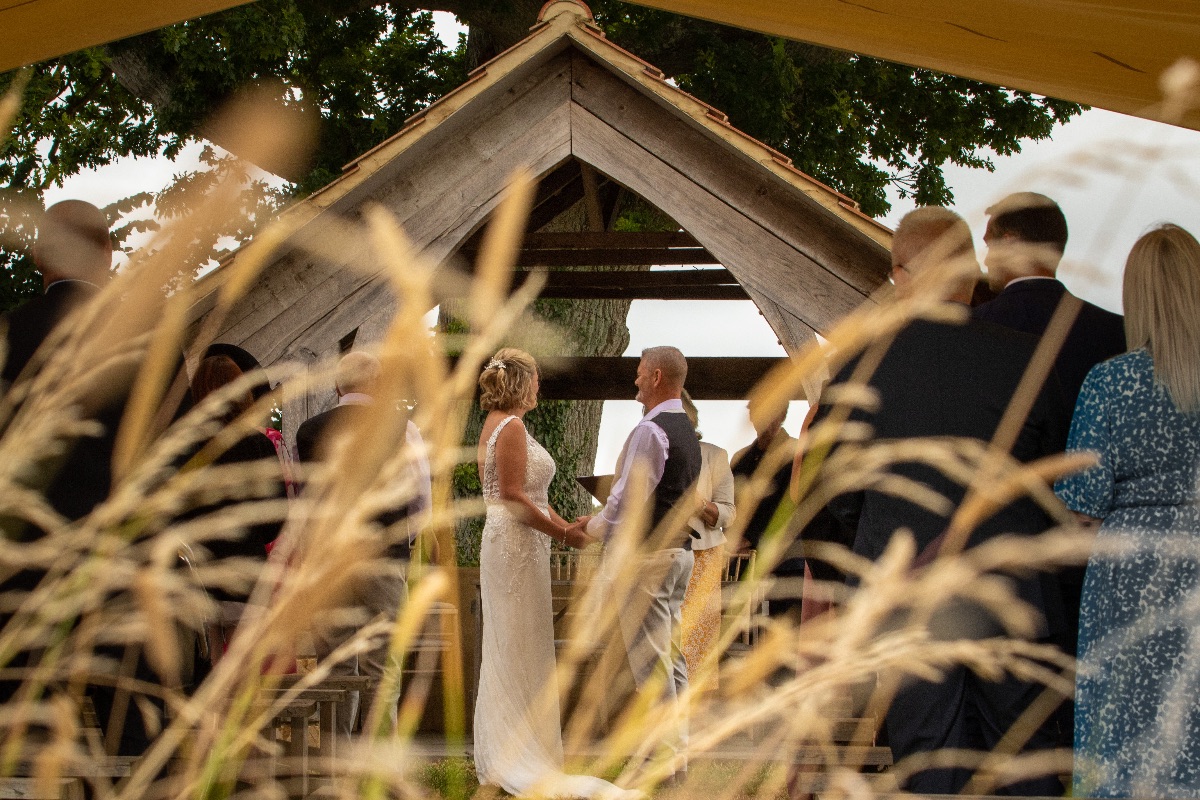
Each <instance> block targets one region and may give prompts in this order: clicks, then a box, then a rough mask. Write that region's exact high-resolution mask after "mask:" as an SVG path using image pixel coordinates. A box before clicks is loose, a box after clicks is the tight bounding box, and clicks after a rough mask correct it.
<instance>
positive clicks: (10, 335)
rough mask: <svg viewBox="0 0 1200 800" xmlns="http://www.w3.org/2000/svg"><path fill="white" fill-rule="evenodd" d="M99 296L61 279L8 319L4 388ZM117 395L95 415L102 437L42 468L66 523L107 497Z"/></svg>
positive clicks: (49, 493)
mask: <svg viewBox="0 0 1200 800" xmlns="http://www.w3.org/2000/svg"><path fill="white" fill-rule="evenodd" d="M98 293H99V289H98V288H97V287H95V286H93V285H92V284H90V283H84V282H83V281H59V282H57V283H54V284H51V286H50V287H49V288H48V289H47V291H46V293H45V294H43V295H39V296H37V297H34V298H32V299H31V300H29V301H28V302H26V303H25V304H24V305H22V306H20V307H19V308H17V309H15V310H14V311H13V312H12V313H11V314H9V315H8V330H7V332H6V334H5V335H6V339H7V343H8V348H9V349H8V354H9V355H8V358H7V360H6V361H5V363H4V371H3V378H4V389H5V390H7V389H8V387H9V386H11V385H12V384H13V383H14V382H15V381H16V379H17V377H18V376H19V375H20V374H21V372H22V371H23V370H24V369H25V367H26V365H28V364H29V362H30V361H31V360H32V358H33V355H34V353H36V352H37V349H38V348H39V347H41V345H42V342H44V341H45V340H46V339H47V338H48V337H49V336H50V334H51V333H52V332H53V331H54V329H55V328H57V327H58V325H60V324H61V323H62V322H63V321H65V320H66V319H67V318H68V317H69V316H70V315H71V314H72V313H74V312H75V311H77V310H78V309H79V308H81V307H82V306H83V305H85V304H86V303H87V301H88V300H90V299H91V298H92V297H94V296H95V295H96V294H98ZM119 394H120V397H119V398H117V401H116V402H111V403H106V404H105V405H104V407H103V408H101V409H99V411H98V413H97V414H96V420H97V421H98V422H100V423H101V425H103V426H104V433H103V434H102V435H101V436H99V437H94V436H85V437H81V438H79V439H78V440H76V442H75V444H74V448H73V450H72V451H71V453H70V455H69V456H67V457H66V458H65V460H61V461H58V462H55V463H46V464H45V465H43V469H44V471H45V473H46V483H44V484H43V487H44V488H45V492H46V497H47V499H48V500H49V501H50V504H51V505H52V506H53V507H54V509H55V510H56V511H58V512H59V513H60V514H62V515H63V516H65V517H66V518H67V519H69V520H76V519H80V518H82V517H84V516H86V515H87V514H88V513H89V512H91V510H92V509H93V508H95V507H96V506H97V505H99V504H100V503H101V502H102V501H103V500H104V499H105V498H106V497H108V493H109V491H110V489H111V488H112V450H113V446H114V444H115V442H116V429H117V426H118V425H119V424H120V421H121V413H122V411H123V410H124V402H123V399H124V394H123V393H119ZM51 475H53V476H54V477H51ZM32 534H33V531H31V530H29V529H26V530H25V531H24V536H26V537H27V536H29V535H32Z"/></svg>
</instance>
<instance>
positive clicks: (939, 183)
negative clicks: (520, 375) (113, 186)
mask: <svg viewBox="0 0 1200 800" xmlns="http://www.w3.org/2000/svg"><path fill="white" fill-rule="evenodd" d="M430 5H431V6H433V7H436V8H439V9H445V10H448V11H452V12H455V13H458V14H459V15H460V18H462V19H464V20H466V21H468V23H470V24H472V25H473V26H474V27H473V29H472V40H473V41H475V40H478V41H475V48H474V51H472V53H473V54H472V55H471V57H477V56H480V55H481V54H482V55H488V54H490V53H494V52H498V51H499V50H500V49H503V48H504V47H507V46H509V45H511V44H512V43H513V42H514V41H515V37H519V36H520V35H523V34H524V32H525V31H526V30H527V29H528V26H529V24H531V23H532V22H533V19H532V14H533V13H534V12H535V11H536V4H531V3H529V2H511V3H509V4H508V5H504V6H500V5H497V4H489V3H479V2H466V1H465V0H462V1H460V0H443V1H442V2H439V3H433V4H430ZM593 8H594V10H595V11H596V13H597V17H598V19H599V21H600V22H601V23H602V24H603V25H604V26H605V28H606V29H607V31H608V33H609V35H610V37H611V38H612V39H613V40H614V41H616V42H617V43H619V44H621V45H622V46H624V47H627V48H629V49H630V50H632V51H633V52H635V53H637V54H639V55H640V56H642V57H643V58H645V59H646V60H648V61H650V62H651V63H654V64H656V65H658V66H659V67H661V68H662V69H663V70H665V71H666V72H667V73H668V74H669V75H671V76H673V77H674V78H675V79H676V81H677V82H678V83H679V85H680V86H681V87H683V88H684V89H686V90H687V91H689V92H692V93H693V94H695V95H696V96H698V97H700V98H701V99H703V100H705V101H706V102H708V103H711V104H712V105H715V106H716V107H718V108H721V109H722V110H724V111H725V112H727V113H728V114H729V116H730V118H731V121H732V122H733V124H735V125H737V126H738V127H740V128H742V129H744V130H746V131H747V132H748V133H750V134H752V135H754V136H756V137H758V138H760V139H762V140H763V141H765V142H767V143H768V144H770V145H771V146H773V147H775V148H777V149H779V150H780V151H782V152H784V153H786V154H787V155H789V156H791V157H792V158H793V159H794V161H795V163H796V165H797V166H798V167H800V168H801V169H803V170H805V171H806V172H809V173H810V174H812V175H814V176H815V177H817V178H820V179H821V180H823V181H825V182H827V183H829V184H830V185H831V186H833V187H834V188H836V189H838V190H840V191H842V192H844V193H846V194H847V195H849V196H850V197H852V198H854V199H855V200H857V201H858V202H859V203H860V204H861V205H862V208H863V210H864V211H866V212H867V213H869V214H873V215H878V214H882V213H885V212H886V211H887V209H888V203H887V200H886V195H885V189H886V188H887V186H888V185H889V184H891V185H894V186H896V187H898V188H899V189H900V191H901V193H902V194H904V195H912V196H914V197H915V198H916V199H917V201H918V202H921V203H947V202H950V201H951V200H952V195H951V193H950V191H949V189H948V188H947V187H946V184H945V181H944V179H943V177H942V172H941V170H942V167H943V166H944V165H945V164H947V163H953V164H963V165H968V166H974V167H982V168H984V169H990V168H991V163H990V161H989V160H988V158H987V156H986V154H981V152H982V153H986V150H987V149H990V150H992V151H994V152H996V153H1001V154H1008V153H1013V152H1017V151H1018V150H1019V149H1020V142H1021V141H1022V140H1023V139H1027V138H1042V137H1045V136H1047V135H1049V133H1050V130H1051V129H1052V127H1053V126H1054V124H1055V123H1057V122H1062V121H1064V120H1066V119H1069V118H1070V117H1071V116H1073V115H1075V114H1077V113H1079V110H1080V107H1079V106H1077V105H1074V104H1071V103H1065V102H1060V101H1056V100H1043V99H1038V98H1034V97H1031V96H1030V95H1027V94H1023V93H1019V92H1011V91H1008V90H1005V89H1000V88H998V87H994V86H989V85H986V84H980V83H977V82H973V81H968V80H965V79H961V78H954V77H950V76H945V75H940V74H937V73H933V72H929V71H927V70H919V69H913V68H910V67H904V66H899V65H895V64H889V63H885V62H882V61H879V60H876V59H871V58H864V57H860V56H856V55H853V54H851V53H843V52H836V51H830V50H825V49H822V48H819V47H814V46H811V45H804V44H800V43H796V42H790V41H786V40H783V39H777V38H772V37H767V36H762V35H760V34H755V33H751V32H748V31H742V30H737V29H734V28H727V27H722V26H718V25H714V24H711V23H706V22H701V21H698V20H693V19H689V18H686V17H680V16H677V15H672V14H667V13H665V12H660V11H652V10H649V9H643V8H639V7H637V6H633V5H629V4H626V3H622V2H617V1H616V0H597V2H596V3H594V4H593ZM526 17H528V19H526ZM467 67H468V53H467V46H466V42H459V43H458V46H457V47H455V48H453V49H447V48H445V47H443V45H442V43H441V42H440V41H439V40H438V39H437V37H436V36H435V35H434V32H433V25H432V17H431V16H430V14H429V13H428V12H427V11H418V10H414V9H413V8H412V7H409V6H406V5H399V4H393V3H375V2H371V1H370V0H357V1H356V2H352V3H335V2H332V0H259V2H255V3H251V4H249V5H245V6H240V7H238V8H235V9H231V10H229V11H225V12H222V13H219V14H213V15H211V16H208V17H204V18H201V19H197V20H191V21H189V22H185V23H181V24H178V25H173V26H171V27H168V28H164V29H162V30H159V31H155V32H152V33H148V34H144V35H141V36H137V37H134V38H132V39H128V40H125V41H123V42H117V43H114V44H112V45H109V46H107V47H104V48H93V49H90V50H85V51H82V52H79V53H74V54H71V55H68V56H64V57H62V58H58V59H55V60H53V61H49V62H46V63H44V64H39V65H37V66H36V67H34V68H33V69H32V71H31V76H30V82H29V86H28V89H27V92H26V96H25V104H24V108H23V111H22V113H21V115H20V118H19V119H18V121H17V127H16V130H15V131H14V132H13V136H12V137H10V138H9V139H8V140H7V141H6V142H5V143H4V144H3V145H0V187H2V188H0V215H2V216H0V237H3V240H2V241H0V245H2V246H3V248H4V249H3V251H0V308H4V307H9V306H11V305H13V304H14V303H15V302H17V301H18V300H20V299H21V298H23V297H26V296H28V295H29V294H30V293H32V292H33V291H35V290H36V286H37V281H36V278H35V277H34V275H33V268H32V264H31V263H30V261H29V260H28V258H27V252H28V245H29V242H30V240H31V235H32V234H31V227H30V225H29V215H30V214H33V213H35V212H36V211H38V210H40V208H41V204H42V196H43V192H44V190H45V189H46V188H47V187H49V186H53V185H60V184H61V182H62V180H63V178H65V177H67V176H70V175H74V174H76V173H77V172H79V171H80V170H83V169H89V168H94V167H100V166H104V165H107V164H110V163H112V162H113V161H115V160H116V159H118V158H122V157H126V156H151V155H156V154H159V153H162V154H165V155H167V156H172V155H175V154H177V153H178V152H179V151H180V150H181V149H182V148H183V147H184V146H185V145H186V144H187V143H189V142H190V141H193V139H194V137H195V135H196V131H197V130H198V128H199V126H200V125H201V123H202V122H203V121H204V120H205V119H207V118H208V117H209V116H210V115H211V114H212V112H213V111H214V110H215V109H216V108H218V107H219V106H220V104H221V103H223V102H224V101H225V100H226V99H228V97H229V96H230V95H231V94H232V93H233V92H234V91H235V90H237V89H238V88H239V87H242V86H244V85H246V84H248V83H263V82H273V83H275V84H278V86H279V87H280V97H281V100H282V101H283V102H285V103H289V104H305V105H306V107H307V108H309V109H316V110H318V111H319V113H320V115H321V119H322V124H321V126H320V138H319V145H318V147H317V150H316V153H315V155H314V156H313V159H312V162H311V163H310V165H309V167H308V169H307V170H305V171H304V172H303V174H300V175H296V176H293V178H294V182H292V183H288V184H286V185H283V186H282V188H281V187H280V186H279V184H278V183H276V184H273V185H268V184H266V183H263V182H261V181H253V180H250V181H247V184H246V193H245V196H244V197H243V198H242V200H241V201H240V203H239V208H238V209H237V213H235V214H231V218H233V219H236V220H237V222H231V223H230V226H229V228H228V229H227V230H223V231H214V232H212V233H211V234H210V235H207V236H205V237H201V238H198V239H197V241H196V242H195V254H194V260H195V263H194V264H193V265H191V266H192V267H194V268H199V267H200V266H201V265H202V264H203V263H204V262H205V261H206V260H207V258H208V257H209V256H211V255H220V251H219V250H218V248H217V242H218V240H219V239H220V235H221V234H225V235H228V236H231V237H233V239H234V240H237V241H243V240H245V239H246V238H247V237H249V236H251V235H252V233H253V231H254V228H255V226H256V225H257V224H259V223H260V222H261V221H262V220H263V219H265V218H267V217H269V216H270V215H271V214H272V213H273V212H274V211H275V210H276V209H277V208H278V206H279V205H280V204H281V203H282V202H284V201H285V200H287V199H289V198H291V197H293V196H296V195H304V194H307V193H309V192H311V191H313V190H315V189H317V188H320V187H321V186H324V185H325V184H327V183H328V182H329V181H331V180H333V179H334V178H336V177H337V176H338V175H340V174H341V168H342V166H343V165H344V164H345V163H346V162H348V161H350V160H351V159H353V158H354V157H355V156H357V155H359V154H360V153H362V152H364V151H366V150H368V149H370V148H371V147H373V146H375V145H376V144H378V143H379V142H380V141H382V140H383V139H385V138H387V137H388V136H389V135H391V134H393V133H395V132H396V131H397V130H398V129H399V128H400V127H401V125H402V124H403V121H404V120H405V119H406V118H407V117H408V116H409V115H411V114H413V113H414V112H416V111H418V110H420V109H421V108H423V107H425V106H426V105H428V104H429V103H430V102H432V101H433V100H435V99H436V98H438V97H440V96H441V95H443V94H445V93H446V92H447V91H448V90H449V89H451V88H452V87H454V86H456V85H458V84H459V83H461V82H462V80H463V79H464V78H465V77H466V70H467ZM13 77H14V73H9V74H7V75H0V89H2V88H5V87H7V86H8V85H9V84H10V83H11V82H12V80H13ZM981 148H983V150H982V151H981ZM203 160H204V165H203V167H204V168H203V169H202V170H201V172H200V173H192V174H188V175H182V176H180V177H179V180H178V183H177V185H176V186H174V187H171V188H170V189H168V190H166V191H165V192H163V193H162V194H161V195H160V196H159V197H157V198H150V197H139V198H137V199H136V202H135V205H139V206H140V205H142V204H144V202H145V201H147V200H151V199H153V200H157V201H158V208H159V210H160V212H161V213H163V214H164V215H165V216H167V217H168V218H169V217H170V216H172V215H176V214H179V213H182V211H183V210H184V209H186V208H188V207H191V206H192V205H193V204H194V203H195V202H196V200H197V198H198V197H199V196H200V195H202V194H203V193H204V192H205V191H206V190H207V189H208V188H209V187H210V186H211V184H212V183H213V178H212V176H208V177H206V176H204V175H203V174H202V173H204V172H213V173H214V174H221V171H222V170H223V169H227V168H229V164H228V162H227V160H226V159H225V158H224V156H223V154H222V153H221V152H219V151H211V150H210V151H207V152H206V153H205V155H204V158H203ZM131 202H133V199H131ZM110 213H111V215H113V216H114V217H115V216H116V211H115V210H111V209H110ZM146 224H147V223H138V225H140V226H145V225H146ZM129 232H130V231H129V230H125V231H122V232H121V233H120V234H119V235H118V240H119V242H120V243H123V242H124V241H125V237H126V236H127V235H128V233H129ZM181 277H185V278H186V277H187V275H186V270H185V275H183V276H181Z"/></svg>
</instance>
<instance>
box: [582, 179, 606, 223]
mask: <svg viewBox="0 0 1200 800" xmlns="http://www.w3.org/2000/svg"><path fill="white" fill-rule="evenodd" d="M579 169H580V174H581V175H582V177H583V207H584V210H585V211H586V212H587V221H588V227H589V228H591V229H592V231H594V232H596V233H599V232H601V231H603V230H604V209H603V208H601V206H600V182H599V180H598V179H597V177H596V170H594V169H592V168H591V167H590V166H588V165H587V164H584V163H582V162H581V163H580V164H579Z"/></svg>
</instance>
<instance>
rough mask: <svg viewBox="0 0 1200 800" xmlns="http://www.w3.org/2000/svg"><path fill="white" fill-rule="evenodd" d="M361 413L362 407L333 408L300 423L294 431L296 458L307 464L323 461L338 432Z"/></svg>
mask: <svg viewBox="0 0 1200 800" xmlns="http://www.w3.org/2000/svg"><path fill="white" fill-rule="evenodd" d="M363 411H364V407H363V406H350V405H346V406H334V407H333V408H331V409H329V410H328V411H322V412H321V413H320V414H317V415H316V416H315V417H313V418H311V419H306V420H305V421H304V422H301V423H300V427H299V428H297V429H296V457H297V458H299V459H300V461H301V462H302V463H308V464H312V463H316V462H320V461H324V460H325V458H326V457H327V456H328V455H329V447H330V446H331V444H332V443H333V440H334V438H335V437H337V436H338V435H339V434H338V431H339V430H341V429H344V428H346V427H347V426H348V425H350V424H351V422H352V421H353V420H354V418H355V417H356V416H357V415H359V414H361V413H363Z"/></svg>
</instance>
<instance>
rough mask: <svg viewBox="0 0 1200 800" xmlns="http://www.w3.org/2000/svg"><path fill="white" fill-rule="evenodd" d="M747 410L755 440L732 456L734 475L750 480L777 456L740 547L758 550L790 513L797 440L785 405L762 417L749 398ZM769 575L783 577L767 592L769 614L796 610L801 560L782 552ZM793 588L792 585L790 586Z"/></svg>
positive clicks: (742, 480)
mask: <svg viewBox="0 0 1200 800" xmlns="http://www.w3.org/2000/svg"><path fill="white" fill-rule="evenodd" d="M747 410H748V411H749V412H750V422H751V423H752V424H753V425H754V430H755V433H756V434H757V435H756V436H755V439H754V441H753V442H751V443H750V444H748V445H747V446H746V447H743V448H742V449H741V450H738V451H737V453H735V454H734V456H733V459H732V464H733V474H734V477H735V478H737V479H738V480H739V481H740V482H742V483H743V484H744V483H745V482H746V481H749V480H751V479H752V478H753V477H754V475H755V473H757V472H758V470H759V465H761V464H762V463H763V461H764V460H765V459H767V458H768V456H769V457H770V458H772V459H775V458H777V459H779V461H778V463H779V467H778V468H777V469H776V470H775V471H774V472H773V473H771V475H770V476H769V479H770V488H769V490H768V491H767V493H766V494H765V495H764V496H763V498H762V500H760V501H759V502H758V504H757V505H756V506H754V510H753V513H751V515H750V520H749V521H748V522H747V523H746V528H745V532H744V534H743V536H742V550H743V551H745V550H758V549H759V543H760V542H761V541H762V539H763V537H764V536H766V535H767V533H768V532H772V533H775V532H778V531H780V530H781V529H782V527H783V526H784V525H785V524H786V522H787V518H788V517H789V516H790V514H791V510H792V504H791V498H790V497H789V496H788V488H789V485H790V484H791V478H792V461H793V459H794V458H795V454H796V440H795V439H793V438H792V437H791V436H789V435H788V432H787V431H785V430H784V429H783V421H784V418H785V417H787V407H786V406H784V408H783V409H782V410H781V411H780V412H779V413H778V414H776V415H775V416H774V417H771V418H769V419H768V418H765V417H764V415H763V414H760V413H757V412H758V411H759V408H758V406H757V404H756V401H754V400H751V402H750V403H749V404H748V405H747ZM771 574H772V575H773V576H775V577H776V578H777V579H782V581H779V582H778V583H777V585H776V586H774V587H772V589H773V590H772V592H771V594H770V596H769V597H770V607H769V613H770V615H771V616H773V617H775V616H784V615H786V614H789V613H790V612H791V611H792V610H793V609H796V610H797V612H798V611H799V608H800V604H801V597H800V595H801V587H802V586H803V578H804V559H803V558H801V557H798V556H796V555H794V554H788V553H784V555H783V557H782V558H781V559H780V560H779V563H777V564H776V565H775V566H774V567H773V568H772V569H771ZM789 587H794V588H789Z"/></svg>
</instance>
